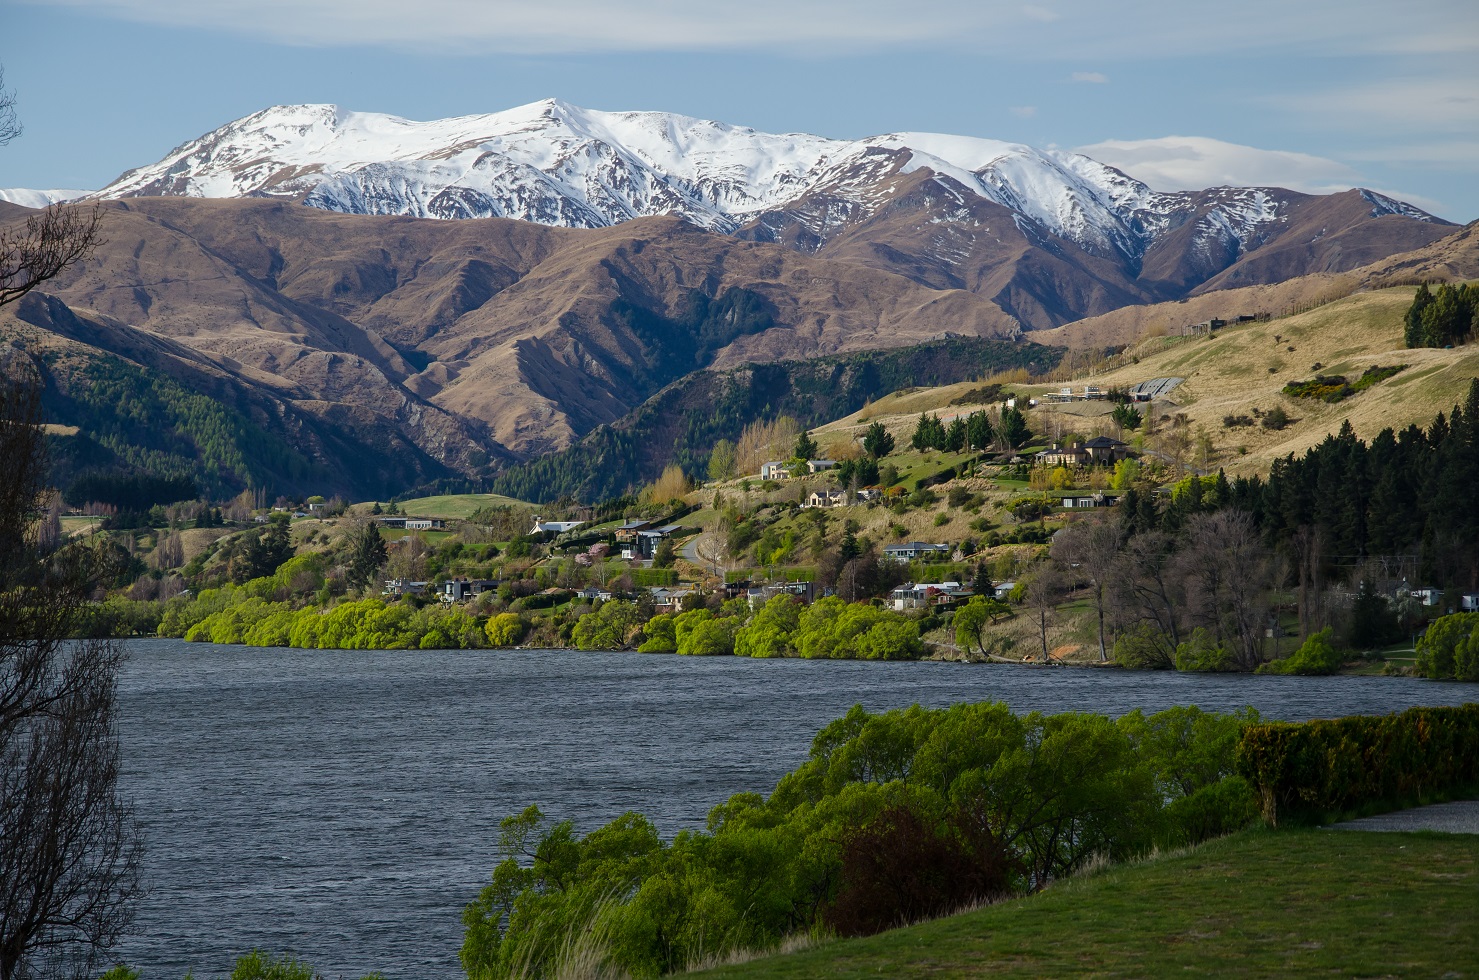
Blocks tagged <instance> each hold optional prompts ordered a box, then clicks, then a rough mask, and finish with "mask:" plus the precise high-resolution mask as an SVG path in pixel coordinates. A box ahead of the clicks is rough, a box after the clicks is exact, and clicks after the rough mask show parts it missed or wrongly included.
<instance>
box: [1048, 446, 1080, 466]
mask: <svg viewBox="0 0 1479 980" xmlns="http://www.w3.org/2000/svg"><path fill="white" fill-rule="evenodd" d="M1089 459H1090V457H1089V451H1088V450H1087V449H1085V448H1084V447H1083V446H1082V445H1080V444H1079V443H1076V442H1075V443H1074V444H1073V445H1071V446H1060V445H1058V444H1057V443H1056V442H1055V443H1053V445H1052V448H1050V449H1044V450H1043V451H1042V452H1040V453H1038V454H1037V464H1038V465H1039V466H1087V465H1089Z"/></svg>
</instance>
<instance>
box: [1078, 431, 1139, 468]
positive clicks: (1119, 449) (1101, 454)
mask: <svg viewBox="0 0 1479 980" xmlns="http://www.w3.org/2000/svg"><path fill="white" fill-rule="evenodd" d="M1084 450H1085V451H1087V452H1088V454H1089V460H1090V461H1091V462H1094V463H1100V464H1103V465H1107V466H1112V465H1114V464H1115V463H1118V462H1119V461H1120V460H1122V459H1125V458H1127V457H1128V456H1129V455H1130V446H1129V444H1128V443H1124V442H1120V441H1119V440H1118V439H1111V438H1109V436H1095V437H1094V438H1092V439H1090V440H1089V441H1088V442H1086V443H1084Z"/></svg>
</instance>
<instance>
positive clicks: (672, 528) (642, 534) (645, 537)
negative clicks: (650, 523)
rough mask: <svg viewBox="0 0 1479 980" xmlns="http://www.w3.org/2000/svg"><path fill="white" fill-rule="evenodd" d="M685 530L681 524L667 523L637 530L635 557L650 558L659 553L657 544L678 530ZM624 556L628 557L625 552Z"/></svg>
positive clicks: (633, 555) (633, 556) (633, 551)
mask: <svg viewBox="0 0 1479 980" xmlns="http://www.w3.org/2000/svg"><path fill="white" fill-rule="evenodd" d="M681 530H683V526H682V525H681V524H665V525H663V526H662V527H658V528H652V529H650V530H646V531H638V532H637V544H636V547H635V548H633V549H632V555H631V557H632V558H633V559H650V558H652V557H653V556H654V555H656V554H657V546H658V545H660V544H662V542H663V541H665V540H666V539H668V538H671V537H672V536H673V535H674V534H675V533H676V532H678V531H681ZM622 557H626V554H625V552H623V554H622Z"/></svg>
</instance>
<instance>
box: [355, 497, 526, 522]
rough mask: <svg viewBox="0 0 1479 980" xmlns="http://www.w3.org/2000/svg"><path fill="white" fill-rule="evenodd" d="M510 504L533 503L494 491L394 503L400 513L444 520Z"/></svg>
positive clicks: (360, 507) (360, 506)
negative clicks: (481, 508)
mask: <svg viewBox="0 0 1479 980" xmlns="http://www.w3.org/2000/svg"><path fill="white" fill-rule="evenodd" d="M388 506H389V503H388V502H387V501H384V500H382V501H380V508H381V509H382V510H384V509H385V508H386V507H388ZM510 506H512V507H534V506H535V505H534V504H530V503H525V502H524V501H522V500H515V499H514V498H513V497H504V496H500V495H499V494H496V493H454V494H446V495H443V496H440V497H417V498H415V499H414V500H402V501H401V502H400V503H398V504H396V507H397V509H399V510H400V512H401V513H402V514H408V515H410V516H412V517H440V518H443V519H445V520H457V519H461V518H465V517H467V516H469V515H470V514H472V512H473V511H475V510H477V509H478V508H480V507H510ZM369 507H370V505H369V504H368V503H366V504H356V505H355V510H356V511H359V510H368V509H369Z"/></svg>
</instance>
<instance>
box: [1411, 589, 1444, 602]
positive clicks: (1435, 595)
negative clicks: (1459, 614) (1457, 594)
mask: <svg viewBox="0 0 1479 980" xmlns="http://www.w3.org/2000/svg"><path fill="white" fill-rule="evenodd" d="M1410 594H1411V596H1412V598H1414V599H1416V600H1417V601H1418V602H1420V603H1422V604H1423V605H1425V606H1436V605H1437V604H1438V603H1439V602H1441V601H1443V590H1442V589H1435V588H1432V587H1431V586H1429V587H1425V588H1421V589H1413V590H1412V591H1411V593H1410Z"/></svg>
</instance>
